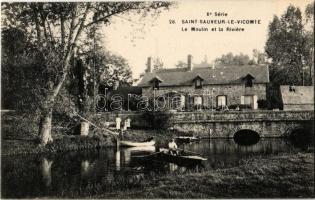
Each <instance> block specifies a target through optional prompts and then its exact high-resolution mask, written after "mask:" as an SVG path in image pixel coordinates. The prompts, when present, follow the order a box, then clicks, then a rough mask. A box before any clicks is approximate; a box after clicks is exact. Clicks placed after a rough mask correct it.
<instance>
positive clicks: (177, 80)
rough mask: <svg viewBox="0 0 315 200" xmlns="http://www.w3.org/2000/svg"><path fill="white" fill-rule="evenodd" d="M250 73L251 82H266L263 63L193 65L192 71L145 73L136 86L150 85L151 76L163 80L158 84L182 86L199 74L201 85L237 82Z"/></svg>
mask: <svg viewBox="0 0 315 200" xmlns="http://www.w3.org/2000/svg"><path fill="white" fill-rule="evenodd" d="M248 74H250V75H251V76H253V77H254V79H253V83H268V82H269V73H268V67H267V66H265V65H243V66H222V65H221V66H216V67H215V68H211V67H194V68H193V69H192V71H188V70H187V68H171V69H160V70H158V71H154V72H151V73H145V74H144V76H143V77H142V79H141V81H140V82H139V84H138V86H141V87H145V86H150V81H151V80H152V79H153V78H155V77H156V78H158V79H160V80H163V81H162V82H161V83H160V86H183V85H192V84H193V80H194V79H195V78H196V77H197V76H198V75H199V76H201V77H202V78H203V79H204V81H203V85H215V84H237V83H242V79H243V78H244V77H245V76H247V75H248Z"/></svg>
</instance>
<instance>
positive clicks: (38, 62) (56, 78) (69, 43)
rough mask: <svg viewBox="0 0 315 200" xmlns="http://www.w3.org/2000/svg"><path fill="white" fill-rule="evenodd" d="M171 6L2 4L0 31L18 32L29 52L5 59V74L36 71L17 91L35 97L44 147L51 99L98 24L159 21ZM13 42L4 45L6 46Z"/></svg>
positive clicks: (101, 3)
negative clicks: (120, 18) (135, 18)
mask: <svg viewBox="0 0 315 200" xmlns="http://www.w3.org/2000/svg"><path fill="white" fill-rule="evenodd" d="M170 4H171V3H169V2H75V3H70V2H69V3H66V2H65V3H61V2H31V3H29V2H14V3H2V4H1V8H2V13H3V20H2V25H3V26H2V27H3V28H2V31H3V30H5V29H12V28H14V29H20V30H21V33H23V35H24V36H25V38H24V37H22V40H20V41H22V42H21V43H22V44H23V41H24V40H26V41H28V43H29V44H31V46H33V47H34V48H22V49H23V50H25V51H24V52H22V53H21V52H15V51H13V52H12V53H11V54H8V56H9V57H10V56H11V59H9V60H7V63H6V66H7V67H6V68H7V71H10V70H11V69H17V68H18V67H21V66H27V67H29V68H33V67H34V66H35V69H36V70H38V71H36V72H38V74H36V73H33V72H32V70H34V69H32V70H30V71H29V74H32V75H33V79H35V80H30V79H23V78H21V77H18V78H20V79H22V80H23V81H24V80H26V81H25V82H24V83H22V84H20V85H25V86H26V87H28V88H29V89H30V90H29V91H31V93H34V94H35V95H33V96H35V97H36V98H31V100H30V101H33V102H39V106H34V107H38V108H39V109H38V110H39V112H40V114H41V118H40V129H39V130H40V136H41V137H42V139H43V143H47V141H46V139H44V138H51V137H46V136H50V132H51V128H50V127H51V126H50V124H47V123H50V120H49V119H51V116H52V111H53V107H54V105H55V103H56V99H57V98H59V97H58V95H59V94H60V92H61V91H62V88H63V87H64V83H65V82H67V79H68V75H69V69H70V66H71V63H73V58H74V57H75V56H76V55H75V53H76V49H78V48H80V49H81V50H82V51H83V52H86V51H87V49H86V48H90V46H89V45H87V44H86V42H87V43H91V41H90V40H89V38H93V37H91V36H93V34H95V30H96V29H97V28H99V26H100V25H101V24H105V25H109V24H110V21H111V18H112V17H113V16H115V15H119V14H126V13H137V14H139V15H142V16H143V17H145V16H146V15H148V13H152V14H153V15H154V14H155V15H158V14H159V13H160V12H161V9H163V8H168V7H169V6H170ZM8 35H9V34H8ZM13 39H14V38H9V39H7V41H8V42H7V43H10V42H11V41H12V40H13ZM16 45H18V44H16ZM5 47H8V49H9V50H11V51H12V49H14V48H9V45H7V46H5ZM16 54H20V55H19V59H18V60H16V57H15V56H16ZM12 58H14V59H12ZM13 61H17V65H16V66H17V67H10V66H9V65H13V64H14V62H13ZM23 71H24V70H23ZM12 74H14V73H10V72H8V73H7V77H6V78H5V79H7V83H6V84H7V85H8V84H9V81H10V79H12V77H11V76H12ZM24 74H26V72H25V73H24V72H23V73H19V75H21V76H23V75H24ZM34 77H36V78H34ZM13 79H14V80H15V79H16V78H15V77H14V78H13ZM37 79H38V80H37ZM17 85H18V84H17ZM33 86H36V87H33ZM15 88H17V87H15ZM8 92H12V91H10V90H9V91H8ZM22 96H23V95H22ZM27 97H29V95H27ZM68 99H70V98H68ZM23 106H24V105H22V107H23ZM45 123H46V124H45ZM45 127H47V128H45ZM44 134H45V135H46V136H44Z"/></svg>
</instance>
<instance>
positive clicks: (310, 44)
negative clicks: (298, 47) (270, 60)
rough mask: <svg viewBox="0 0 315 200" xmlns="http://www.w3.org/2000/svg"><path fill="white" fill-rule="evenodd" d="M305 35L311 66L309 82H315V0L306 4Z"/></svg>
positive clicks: (309, 64)
mask: <svg viewBox="0 0 315 200" xmlns="http://www.w3.org/2000/svg"><path fill="white" fill-rule="evenodd" d="M305 15H306V22H305V37H306V40H307V42H306V51H308V52H309V56H308V59H307V61H308V63H307V65H308V66H309V75H310V76H309V83H310V84H314V1H313V2H312V3H310V4H308V5H307V6H306V9H305Z"/></svg>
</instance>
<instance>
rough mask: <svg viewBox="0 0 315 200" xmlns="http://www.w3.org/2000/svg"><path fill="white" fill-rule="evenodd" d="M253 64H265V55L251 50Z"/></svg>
mask: <svg viewBox="0 0 315 200" xmlns="http://www.w3.org/2000/svg"><path fill="white" fill-rule="evenodd" d="M253 63H254V64H266V63H267V60H266V54H265V53H262V52H260V51H259V50H257V49H254V50H253Z"/></svg>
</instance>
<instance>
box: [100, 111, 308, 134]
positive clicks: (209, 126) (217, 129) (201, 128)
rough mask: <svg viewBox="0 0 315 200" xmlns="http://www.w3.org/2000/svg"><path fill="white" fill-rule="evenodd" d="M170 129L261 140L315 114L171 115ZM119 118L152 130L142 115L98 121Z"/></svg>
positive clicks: (105, 115) (123, 114)
mask: <svg viewBox="0 0 315 200" xmlns="http://www.w3.org/2000/svg"><path fill="white" fill-rule="evenodd" d="M168 114H169V115H170V124H171V127H170V128H173V129H175V130H179V131H184V132H186V133H189V132H190V133H191V134H194V135H196V136H201V137H211V138H213V137H233V136H234V134H235V133H236V132H237V131H239V130H243V129H249V130H253V131H255V132H257V133H258V134H259V135H260V136H261V137H282V136H286V135H288V134H290V132H292V131H293V130H294V129H297V128H301V127H303V126H304V124H305V123H312V122H313V120H314V111H262V110H259V111H239V112H237V111H233V112H232V111H230V112H205V111H204V112H174V113H173V112H169V113H168ZM116 116H120V117H121V118H122V120H124V119H127V118H130V119H131V127H132V128H140V127H141V128H150V124H149V123H148V121H147V120H146V119H145V118H144V117H143V113H141V112H121V113H101V114H99V115H96V116H95V118H96V119H97V120H98V121H99V122H103V124H104V123H105V122H106V121H108V122H111V123H112V124H114V122H115V118H116Z"/></svg>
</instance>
